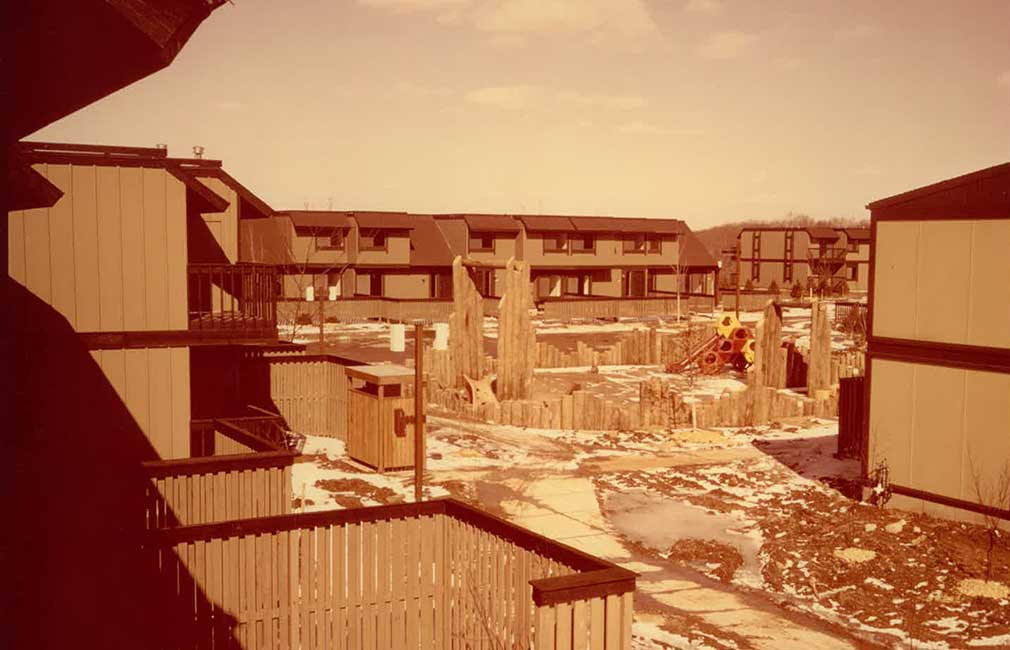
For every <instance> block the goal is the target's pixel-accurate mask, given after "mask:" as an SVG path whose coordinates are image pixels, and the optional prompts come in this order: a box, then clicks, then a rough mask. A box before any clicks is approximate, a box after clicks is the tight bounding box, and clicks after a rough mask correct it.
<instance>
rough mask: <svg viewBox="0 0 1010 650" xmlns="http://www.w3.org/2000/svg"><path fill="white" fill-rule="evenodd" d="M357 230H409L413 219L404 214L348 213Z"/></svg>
mask: <svg viewBox="0 0 1010 650" xmlns="http://www.w3.org/2000/svg"><path fill="white" fill-rule="evenodd" d="M347 214H349V215H350V216H351V217H353V218H354V221H355V222H356V223H357V224H358V227H359V228H386V229H389V230H410V229H411V228H413V227H414V222H415V217H414V216H411V215H409V214H407V213H406V212H374V211H367V212H348V213H347Z"/></svg>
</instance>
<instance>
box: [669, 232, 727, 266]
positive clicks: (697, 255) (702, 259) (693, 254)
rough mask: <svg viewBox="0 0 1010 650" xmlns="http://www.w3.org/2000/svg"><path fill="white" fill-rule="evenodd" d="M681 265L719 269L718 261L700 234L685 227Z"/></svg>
mask: <svg viewBox="0 0 1010 650" xmlns="http://www.w3.org/2000/svg"><path fill="white" fill-rule="evenodd" d="M679 265H680V266H682V267H683V266H689V267H692V268H704V269H717V268H719V264H718V262H716V260H715V258H714V257H712V254H711V253H709V252H708V249H707V248H705V244H703V243H702V242H701V240H700V239H698V235H696V234H694V233H693V232H691V231H690V230H687V229H685V230H684V232H683V234H682V235H681V238H680V259H679Z"/></svg>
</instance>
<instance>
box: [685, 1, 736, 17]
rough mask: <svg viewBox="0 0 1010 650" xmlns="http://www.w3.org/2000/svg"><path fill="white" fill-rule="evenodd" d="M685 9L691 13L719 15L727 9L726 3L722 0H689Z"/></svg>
mask: <svg viewBox="0 0 1010 650" xmlns="http://www.w3.org/2000/svg"><path fill="white" fill-rule="evenodd" d="M684 11H686V12H687V13H689V14H705V15H708V16H718V15H720V14H722V13H723V12H725V11H726V3H724V2H722V0H688V3H687V4H686V5H684Z"/></svg>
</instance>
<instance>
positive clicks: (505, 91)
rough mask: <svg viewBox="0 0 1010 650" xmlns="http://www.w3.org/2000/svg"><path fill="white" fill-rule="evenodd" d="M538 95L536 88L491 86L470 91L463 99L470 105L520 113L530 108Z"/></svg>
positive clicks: (538, 91)
mask: <svg viewBox="0 0 1010 650" xmlns="http://www.w3.org/2000/svg"><path fill="white" fill-rule="evenodd" d="M539 94H540V90H539V89H538V88H537V87H536V86H491V87H488V88H478V89H477V90H471V91H470V92H468V93H467V94H466V95H464V96H463V99H464V101H467V102H469V103H471V104H479V105H482V106H493V107H495V108H500V109H502V110H506V111H521V110H524V109H527V108H530V107H531V106H532V105H533V103H534V101H535V100H536V99H537V97H538V96H539Z"/></svg>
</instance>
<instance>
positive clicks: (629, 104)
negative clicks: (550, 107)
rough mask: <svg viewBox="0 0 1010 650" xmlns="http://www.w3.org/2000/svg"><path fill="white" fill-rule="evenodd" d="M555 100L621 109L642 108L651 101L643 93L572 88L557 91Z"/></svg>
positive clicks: (571, 103) (579, 104) (578, 104)
mask: <svg viewBox="0 0 1010 650" xmlns="http://www.w3.org/2000/svg"><path fill="white" fill-rule="evenodd" d="M555 100H556V101H557V102H558V103H560V104H569V105H577V106H592V107H599V108H606V109H610V110H621V111H626V110H632V109H635V108H641V107H643V106H645V105H646V104H648V103H649V100H647V99H646V98H645V97H642V96H641V95H602V94H584V93H578V92H573V91H570V90H566V91H561V92H559V93H557V94H556V95H555Z"/></svg>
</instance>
